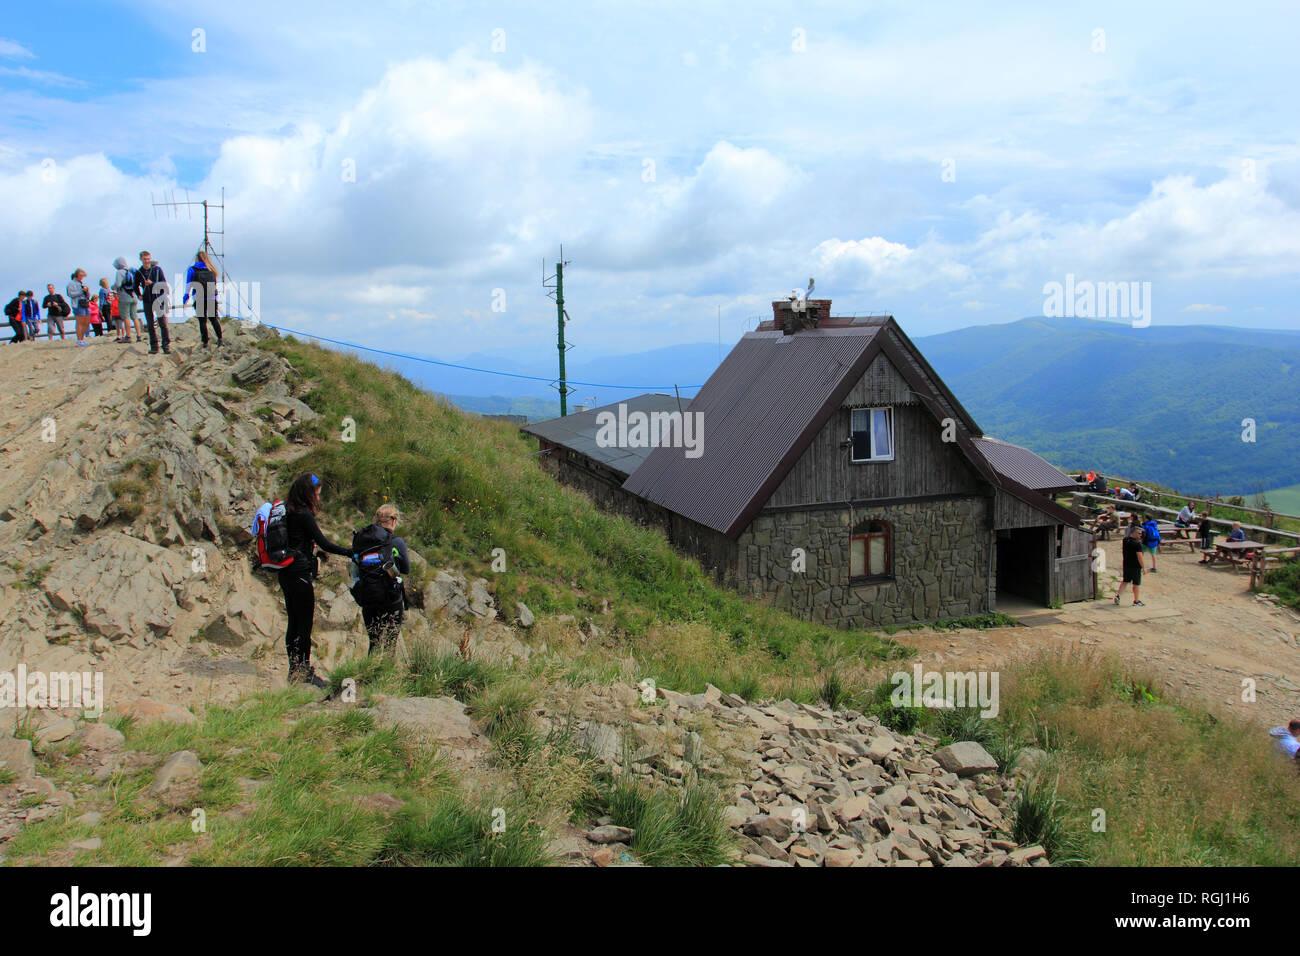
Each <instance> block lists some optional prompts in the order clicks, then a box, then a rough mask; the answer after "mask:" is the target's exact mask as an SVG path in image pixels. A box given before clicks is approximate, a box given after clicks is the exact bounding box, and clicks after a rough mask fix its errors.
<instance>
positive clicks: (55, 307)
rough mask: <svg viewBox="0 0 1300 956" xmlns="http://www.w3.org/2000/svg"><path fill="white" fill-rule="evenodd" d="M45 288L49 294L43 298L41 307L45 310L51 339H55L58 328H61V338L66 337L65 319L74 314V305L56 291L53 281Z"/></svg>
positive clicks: (46, 325)
mask: <svg viewBox="0 0 1300 956" xmlns="http://www.w3.org/2000/svg"><path fill="white" fill-rule="evenodd" d="M45 288H46V290H47V291H48V292H49V295H47V296H46V297H45V298H44V299H42V300H41V308H42V309H44V310H45V327H46V329H47V330H48V331H49V333H50V341H54V330H55V329H56V328H57V329H58V330H59V338H60V339H66V338H67V337H68V335H67V333H66V332H64V331H63V320H64V319H65V318H67V317H68V316H70V315H71V314H72V307H71V306H70V305H68V300H67V299H65V298H64V297H63V296H61V295H59V293H57V292H55V291H54V283H53V282H51V283H49V284H48V285H46V286H45Z"/></svg>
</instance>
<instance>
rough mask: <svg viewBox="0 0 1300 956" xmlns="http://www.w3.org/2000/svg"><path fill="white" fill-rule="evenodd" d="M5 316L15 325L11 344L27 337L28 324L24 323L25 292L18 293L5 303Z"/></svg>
mask: <svg viewBox="0 0 1300 956" xmlns="http://www.w3.org/2000/svg"><path fill="white" fill-rule="evenodd" d="M5 318H6V319H8V320H9V324H10V325H11V326H12V327H13V330H14V337H13V338H12V339H10V340H9V344H10V345H15V344H17V343H19V342H22V341H24V340H25V339H26V338H27V326H26V325H24V324H23V293H22V292H21V291H20V292H19V293H18V295H16V296H14V298H13V299H12V300H11V301H10V302H9V303H7V304H6V305H5Z"/></svg>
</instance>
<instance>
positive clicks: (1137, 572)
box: [1124, 568, 1142, 588]
mask: <svg viewBox="0 0 1300 956" xmlns="http://www.w3.org/2000/svg"><path fill="white" fill-rule="evenodd" d="M1124 583H1125V584H1131V585H1133V586H1134V587H1135V588H1136V587H1141V585H1142V569H1141V568H1125V569H1124Z"/></svg>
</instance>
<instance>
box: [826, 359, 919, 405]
mask: <svg viewBox="0 0 1300 956" xmlns="http://www.w3.org/2000/svg"><path fill="white" fill-rule="evenodd" d="M916 402H917V398H916V396H915V395H913V394H912V392H911V390H910V389H909V388H908V387H907V380H906V379H905V378H903V376H902V375H899V374H898V369H896V368H894V363H893V362H891V361H889V359H888V358H887V357H885V356H884V355H877V356H876V358H875V361H873V362H872V363H871V365H870V367H869V368H868V369H867V371H866V373H865V374H863V376H862V378H860V379H858V381H857V384H855V385H854V386H853V388H852V389H851V390H850V391H849V394H848V395H846V396H845V397H844V401H843V403H842V404H843V405H846V406H848V407H850V408H861V407H863V406H871V405H914V404H916Z"/></svg>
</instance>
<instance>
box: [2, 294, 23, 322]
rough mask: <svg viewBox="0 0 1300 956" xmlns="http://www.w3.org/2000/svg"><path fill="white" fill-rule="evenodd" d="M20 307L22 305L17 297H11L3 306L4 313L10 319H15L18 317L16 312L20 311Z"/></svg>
mask: <svg viewBox="0 0 1300 956" xmlns="http://www.w3.org/2000/svg"><path fill="white" fill-rule="evenodd" d="M22 308H23V306H22V303H21V302H19V301H18V300H17V299H11V300H10V301H9V303H8V304H7V305H6V306H5V315H7V316H8V317H9V318H11V319H16V318H18V313H19V312H21V311H22Z"/></svg>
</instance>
